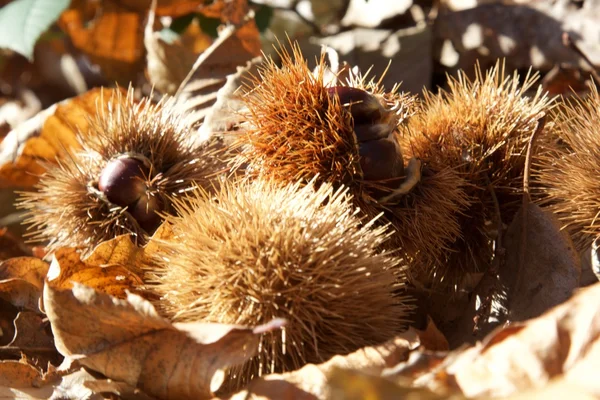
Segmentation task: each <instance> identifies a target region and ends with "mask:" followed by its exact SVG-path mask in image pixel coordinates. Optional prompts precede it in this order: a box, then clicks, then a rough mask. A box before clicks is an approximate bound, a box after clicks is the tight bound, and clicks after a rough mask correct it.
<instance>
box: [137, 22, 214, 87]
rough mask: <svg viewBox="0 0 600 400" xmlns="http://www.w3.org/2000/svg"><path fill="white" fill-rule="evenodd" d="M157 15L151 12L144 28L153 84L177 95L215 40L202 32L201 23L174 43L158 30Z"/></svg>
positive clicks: (193, 25)
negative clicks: (202, 53) (195, 63)
mask: <svg viewBox="0 0 600 400" xmlns="http://www.w3.org/2000/svg"><path fill="white" fill-rule="evenodd" d="M153 27H154V12H153V11H150V15H149V17H148V22H147V23H146V28H145V29H144V45H145V46H146V53H147V60H148V63H147V68H148V77H149V80H150V83H152V84H153V85H154V87H156V89H158V90H159V91H160V92H162V93H168V94H173V93H175V92H176V91H177V89H178V88H179V85H180V84H181V82H183V80H184V79H185V77H186V76H187V74H188V72H189V71H190V68H192V66H193V65H194V62H195V61H196V59H197V58H198V55H199V54H200V53H201V52H203V51H204V50H206V49H207V48H208V47H209V46H210V45H211V43H212V41H213V40H212V37H211V36H209V35H207V34H206V33H204V32H202V29H201V28H200V25H199V24H198V22H197V20H194V21H192V23H191V24H190V25H189V26H188V28H187V29H186V30H185V32H184V33H183V34H182V35H181V36H180V37H178V38H176V39H175V40H174V41H167V40H165V38H163V35H162V34H161V32H160V31H154V28H153Z"/></svg>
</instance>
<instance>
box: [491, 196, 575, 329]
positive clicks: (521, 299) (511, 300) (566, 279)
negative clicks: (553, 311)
mask: <svg viewBox="0 0 600 400" xmlns="http://www.w3.org/2000/svg"><path fill="white" fill-rule="evenodd" d="M522 215H523V212H522V210H519V212H518V213H517V215H516V216H515V218H514V220H513V222H512V223H511V225H510V227H509V228H508V231H507V232H506V235H505V238H504V247H505V249H506V259H505V264H504V265H503V267H502V268H501V269H500V273H499V276H500V281H501V283H502V285H503V286H504V287H506V288H507V289H506V290H507V294H506V296H507V300H508V302H507V306H508V319H509V320H510V321H523V320H526V319H529V318H533V317H537V316H539V315H541V314H542V313H543V312H545V311H546V310H549V309H550V308H551V307H554V306H555V305H558V304H561V303H562V302H563V301H565V300H567V299H568V298H569V297H570V296H571V294H572V293H573V290H574V289H576V288H577V287H579V281H580V277H581V260H580V258H579V255H578V254H577V252H576V251H575V248H574V246H573V243H572V242H571V239H570V238H569V237H568V236H567V234H566V233H565V232H564V231H561V230H560V224H559V223H558V222H557V221H556V218H555V217H554V216H553V215H552V214H551V213H549V212H546V211H544V210H542V209H541V208H540V207H538V206H537V205H535V204H528V205H527V213H526V221H523V217H522ZM523 224H526V225H525V227H526V231H525V237H523V232H522V226H523ZM523 245H525V258H524V260H522V261H523V262H524V265H519V264H520V262H521V261H520V260H519V256H520V251H521V250H522V246H523ZM515 285H518V287H515Z"/></svg>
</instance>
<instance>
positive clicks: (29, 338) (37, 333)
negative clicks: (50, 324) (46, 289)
mask: <svg viewBox="0 0 600 400" xmlns="http://www.w3.org/2000/svg"><path fill="white" fill-rule="evenodd" d="M45 326H46V323H45V322H44V319H43V318H42V317H41V316H40V315H39V314H38V313H34V312H32V311H21V312H20V313H19V314H18V315H17V318H16V319H15V336H14V338H13V340H12V341H11V342H10V343H9V344H8V346H12V347H19V348H21V349H23V352H27V349H28V348H30V349H36V350H39V349H47V350H53V349H54V341H53V340H52V336H50V335H48V333H47V332H46V330H45Z"/></svg>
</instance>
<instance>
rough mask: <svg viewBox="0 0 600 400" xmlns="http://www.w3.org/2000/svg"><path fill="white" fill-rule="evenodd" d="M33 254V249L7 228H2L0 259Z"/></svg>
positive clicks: (0, 234) (0, 229)
mask: <svg viewBox="0 0 600 400" xmlns="http://www.w3.org/2000/svg"><path fill="white" fill-rule="evenodd" d="M30 255H32V252H31V249H30V248H29V247H27V246H26V245H25V244H24V243H23V242H22V241H21V240H19V238H17V237H16V236H15V235H13V234H12V233H10V232H9V231H8V229H7V228H0V261H4V260H8V259H9V258H14V257H26V256H30Z"/></svg>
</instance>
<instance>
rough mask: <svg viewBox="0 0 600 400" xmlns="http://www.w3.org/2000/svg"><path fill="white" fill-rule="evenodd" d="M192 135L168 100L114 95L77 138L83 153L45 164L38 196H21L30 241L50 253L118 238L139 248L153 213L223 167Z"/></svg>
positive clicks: (212, 145)
mask: <svg viewBox="0 0 600 400" xmlns="http://www.w3.org/2000/svg"><path fill="white" fill-rule="evenodd" d="M191 136H192V132H191V130H190V129H189V128H188V127H186V126H185V124H184V122H183V120H182V117H181V116H180V115H179V114H178V113H177V112H175V110H174V109H173V108H172V102H171V101H168V100H166V99H163V100H162V101H160V102H159V103H157V104H152V103H151V101H150V100H149V99H143V100H142V101H140V102H136V101H134V98H133V91H132V90H130V91H129V92H128V93H127V95H124V94H121V92H117V94H116V95H114V97H113V98H111V100H110V102H109V106H108V109H107V110H104V109H101V108H99V109H98V112H97V115H95V116H94V117H93V118H91V120H90V128H89V131H87V132H82V133H81V134H80V141H81V145H82V147H83V150H82V151H81V152H79V153H77V154H75V155H72V156H67V157H64V158H63V159H62V160H60V162H59V163H58V165H57V166H49V168H48V171H47V172H46V173H45V175H44V176H43V177H42V178H41V180H40V182H39V184H38V185H37V187H36V189H37V191H35V192H30V193H26V194H24V195H23V197H22V200H21V207H23V208H25V209H27V210H28V215H29V219H28V220H27V222H28V223H29V224H31V225H32V229H34V230H35V231H34V238H35V239H38V240H44V241H46V240H47V241H49V247H50V249H55V248H57V247H60V246H77V247H85V248H87V249H90V248H92V247H94V246H96V245H97V244H98V243H100V242H101V241H103V240H107V239H110V238H112V237H114V236H115V235H119V234H123V233H131V234H132V235H133V236H134V240H136V241H138V242H142V243H143V242H144V240H145V237H146V236H147V235H149V234H152V232H153V230H154V229H155V228H156V226H157V225H158V222H159V218H157V217H156V212H170V211H171V208H170V205H169V204H170V198H171V197H178V196H181V195H183V194H184V193H185V192H186V191H187V190H188V189H189V188H190V187H191V185H192V183H194V184H197V185H200V186H203V187H206V188H209V187H210V186H211V185H212V183H211V179H212V178H213V177H214V176H215V175H216V174H217V173H218V172H219V170H220V169H222V168H223V165H222V164H221V162H220V161H219V159H218V157H217V156H216V154H215V151H216V150H215V149H216V144H215V143H212V142H211V143H207V144H203V145H194V144H192V142H191ZM136 166H137V168H136ZM132 170H133V171H132ZM127 178H129V179H127ZM101 180H102V183H101V184H100V185H99V183H100V181H101ZM115 185H116V186H115ZM119 192H122V193H119ZM117 193H119V194H118V195H117ZM109 198H110V199H112V200H113V201H110V200H109Z"/></svg>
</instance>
